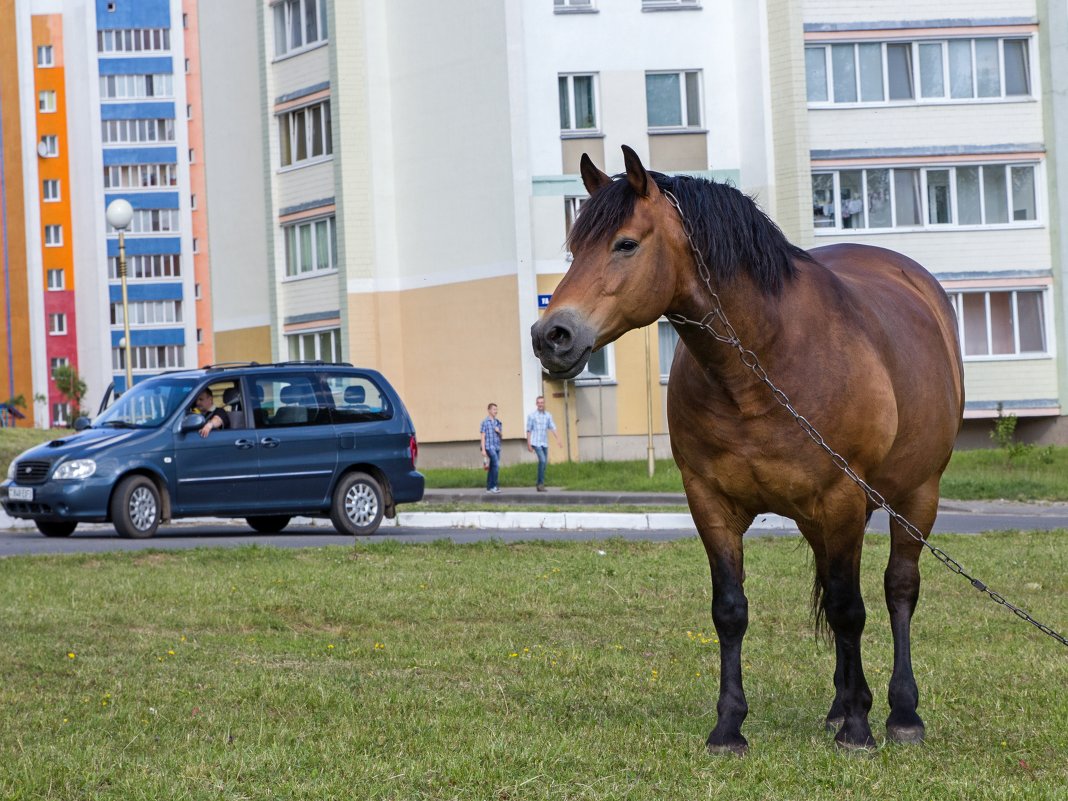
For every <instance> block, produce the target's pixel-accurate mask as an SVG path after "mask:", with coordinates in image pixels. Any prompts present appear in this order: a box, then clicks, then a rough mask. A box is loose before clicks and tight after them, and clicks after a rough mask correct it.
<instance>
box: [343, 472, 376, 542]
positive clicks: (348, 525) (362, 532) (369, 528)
mask: <svg viewBox="0 0 1068 801" xmlns="http://www.w3.org/2000/svg"><path fill="white" fill-rule="evenodd" d="M384 511H385V503H384V501H383V496H382V485H381V484H379V483H378V482H377V481H376V480H375V479H374V478H372V477H371V476H369V475H367V474H366V473H349V474H348V475H345V476H342V477H341V480H340V481H339V482H338V484H337V488H336V489H335V490H334V499H333V502H332V503H331V504H330V522H332V523H333V524H334V528H336V529H337V531H338V533H340V534H351V535H352V536H355V537H365V536H367V535H369V534H374V533H375V532H376V531H378V527H379V526H380V525H382V514H383V512H384Z"/></svg>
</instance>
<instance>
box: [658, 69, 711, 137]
mask: <svg viewBox="0 0 1068 801" xmlns="http://www.w3.org/2000/svg"><path fill="white" fill-rule="evenodd" d="M645 104H646V116H647V119H648V123H649V128H650V130H657V129H666V130H674V129H687V128H700V127H701V73H700V72H699V71H697V70H691V71H688V72H647V73H646V74H645Z"/></svg>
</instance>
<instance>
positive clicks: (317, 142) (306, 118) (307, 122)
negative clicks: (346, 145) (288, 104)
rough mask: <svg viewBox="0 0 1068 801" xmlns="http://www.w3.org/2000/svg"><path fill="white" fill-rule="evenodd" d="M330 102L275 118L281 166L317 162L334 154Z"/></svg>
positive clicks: (288, 112)
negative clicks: (315, 160)
mask: <svg viewBox="0 0 1068 801" xmlns="http://www.w3.org/2000/svg"><path fill="white" fill-rule="evenodd" d="M332 136H333V135H332V133H331V131H330V101H325V102H323V103H317V104H316V105H314V106H306V107H304V108H299V109H295V110H293V111H287V112H285V113H284V114H279V115H278V142H279V149H280V151H281V166H283V167H288V166H290V165H293V164H300V163H302V162H306V161H311V160H313V159H320V158H323V157H325V156H329V155H330V154H331V153H333V152H334V145H333V139H332Z"/></svg>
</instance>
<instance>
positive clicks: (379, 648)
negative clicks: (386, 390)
mask: <svg viewBox="0 0 1068 801" xmlns="http://www.w3.org/2000/svg"><path fill="white" fill-rule="evenodd" d="M385 648H386V646H385V645H383V644H382V643H380V642H376V643H375V650H376V651H383V650H385Z"/></svg>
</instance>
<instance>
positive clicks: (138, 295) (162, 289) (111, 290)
mask: <svg viewBox="0 0 1068 801" xmlns="http://www.w3.org/2000/svg"><path fill="white" fill-rule="evenodd" d="M108 296H109V297H110V299H111V302H112V303H121V302H122V284H110V285H109V286H108ZM126 297H127V299H128V300H130V301H135V300H181V299H182V285H181V284H176V283H170V282H168V283H159V284H156V283H141V282H140V281H135V282H132V283H131V282H130V281H127V282H126Z"/></svg>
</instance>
